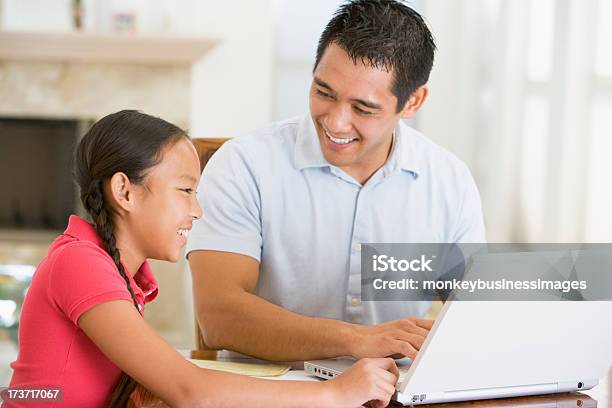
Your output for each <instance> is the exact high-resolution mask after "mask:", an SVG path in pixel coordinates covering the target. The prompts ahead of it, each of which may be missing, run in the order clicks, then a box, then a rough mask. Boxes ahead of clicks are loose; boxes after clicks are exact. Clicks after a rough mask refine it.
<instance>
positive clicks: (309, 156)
mask: <svg viewBox="0 0 612 408" xmlns="http://www.w3.org/2000/svg"><path fill="white" fill-rule="evenodd" d="M294 157H295V166H296V167H297V169H298V170H302V169H305V168H307V167H329V166H330V164H329V163H328V162H327V160H325V157H323V152H321V143H320V142H319V136H318V135H317V131H316V129H315V127H314V123H313V122H312V118H311V117H310V115H304V117H302V119H301V120H300V122H299V125H298V132H297V138H296V141H295V152H294Z"/></svg>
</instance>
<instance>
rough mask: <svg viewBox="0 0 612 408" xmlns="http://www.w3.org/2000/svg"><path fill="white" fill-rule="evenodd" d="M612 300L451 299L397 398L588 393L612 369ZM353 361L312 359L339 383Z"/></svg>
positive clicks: (411, 401)
mask: <svg viewBox="0 0 612 408" xmlns="http://www.w3.org/2000/svg"><path fill="white" fill-rule="evenodd" d="M610 316H612V302H604V301H598V302H595V301H594V302H545V301H532V302H509V301H499V302H493V301H491V302H478V301H463V302H460V301H455V302H447V303H446V304H445V305H444V307H443V309H442V312H441V313H440V316H439V317H438V319H437V320H436V322H435V324H434V327H433V328H432V330H431V332H430V334H429V336H428V337H427V340H426V341H425V343H424V344H423V347H422V348H421V350H420V352H419V354H418V355H417V358H416V359H415V361H414V362H413V363H412V364H407V365H402V364H401V363H402V361H400V378H399V380H398V382H397V385H396V390H397V391H396V394H395V395H394V396H393V399H394V400H396V401H397V402H400V403H401V404H404V405H419V404H432V403H441V402H454V401H467V400H478V399H489V398H505V397H515V396H524V395H537V394H550V393H558V392H572V391H580V390H586V389H590V388H592V387H594V386H595V385H597V383H598V378H600V377H603V376H604V375H605V373H606V372H607V371H608V369H609V368H610V365H611V364H612V319H611V318H610ZM353 362H354V360H351V359H330V360H319V361H308V362H305V363H304V369H305V370H306V371H307V372H308V373H310V374H312V375H314V376H317V377H320V378H333V377H335V376H337V375H338V374H340V373H342V372H343V371H344V370H346V369H347V368H348V367H350V366H351V365H352V364H353Z"/></svg>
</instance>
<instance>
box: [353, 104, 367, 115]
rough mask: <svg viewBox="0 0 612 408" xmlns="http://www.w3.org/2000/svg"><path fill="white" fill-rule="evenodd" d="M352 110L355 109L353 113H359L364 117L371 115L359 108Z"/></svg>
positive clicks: (355, 107)
mask: <svg viewBox="0 0 612 408" xmlns="http://www.w3.org/2000/svg"><path fill="white" fill-rule="evenodd" d="M353 109H355V111H356V112H357V113H359V114H360V115H366V116H367V115H371V114H372V112H370V111H366V110H363V109H361V108H360V107H359V106H354V107H353Z"/></svg>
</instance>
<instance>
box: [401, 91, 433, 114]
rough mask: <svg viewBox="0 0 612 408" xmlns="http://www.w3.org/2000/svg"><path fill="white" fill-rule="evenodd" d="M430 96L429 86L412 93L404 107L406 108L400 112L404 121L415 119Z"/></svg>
mask: <svg viewBox="0 0 612 408" xmlns="http://www.w3.org/2000/svg"><path fill="white" fill-rule="evenodd" d="M428 95H429V88H428V87H427V85H421V86H420V87H418V88H417V89H416V90H415V91H414V92H413V93H412V95H410V97H409V98H408V100H407V101H406V104H405V105H404V108H403V109H402V111H401V112H400V116H401V117H402V119H410V118H411V117H413V116H414V115H415V114H416V113H417V112H418V111H419V109H421V106H423V103H424V102H425V99H427V96H428Z"/></svg>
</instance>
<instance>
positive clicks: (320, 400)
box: [78, 300, 398, 407]
mask: <svg viewBox="0 0 612 408" xmlns="http://www.w3.org/2000/svg"><path fill="white" fill-rule="evenodd" d="M78 324H79V326H80V327H81V329H82V330H83V331H84V332H85V334H87V336H88V337H89V338H90V339H91V340H92V341H93V342H94V343H95V344H96V345H97V346H98V347H99V348H100V350H101V351H102V352H103V353H104V354H105V355H106V356H107V357H108V358H109V359H110V360H111V361H113V363H115V364H116V365H117V366H118V367H119V368H120V369H121V370H123V371H124V372H126V373H127V374H129V375H130V376H131V377H132V378H133V379H134V380H136V381H137V382H138V383H140V384H141V385H143V386H144V387H146V388H147V389H148V390H150V391H152V392H153V393H155V394H156V395H157V396H159V397H160V398H161V399H162V400H163V401H164V402H166V403H167V404H168V405H170V406H173V407H209V406H210V407H234V406H236V407H237V406H244V403H245V402H247V401H248V403H249V406H252V407H260V406H261V407H273V406H278V407H303V406H305V405H314V406H334V407H355V406H359V405H361V404H363V403H365V402H367V401H373V400H374V401H375V402H374V403H373V404H372V405H373V406H386V405H387V404H388V403H389V399H390V398H391V396H392V395H393V392H394V391H395V383H396V381H397V376H398V371H397V367H396V366H395V363H394V362H393V360H392V359H364V360H361V361H359V362H358V363H357V364H355V365H354V366H353V367H352V368H351V369H349V370H347V371H346V372H345V373H344V374H342V375H341V376H339V377H338V378H336V379H334V380H329V381H325V382H303V381H269V380H262V379H257V378H251V377H246V376H241V375H236V374H229V373H223V372H219V371H214V370H206V369H202V368H199V367H196V366H195V365H193V364H191V363H190V362H189V361H187V360H186V359H185V358H184V357H183V356H181V354H179V353H178V352H177V351H176V350H175V349H174V348H173V347H172V346H170V345H169V344H168V343H166V342H165V341H164V340H163V339H162V338H161V337H160V336H158V335H157V333H155V331H153V329H152V328H151V327H150V326H149V325H148V324H147V323H146V322H145V321H144V319H143V318H142V317H141V316H140V315H139V314H138V312H137V311H136V309H135V308H134V305H133V304H132V303H130V302H128V301H123V300H117V301H111V302H107V303H103V304H100V305H97V306H95V307H93V308H91V309H90V310H88V311H87V312H85V313H83V314H82V315H81V317H80V318H79V320H78Z"/></svg>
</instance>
